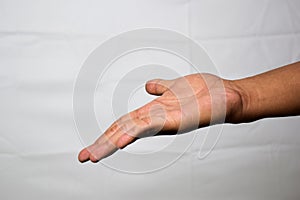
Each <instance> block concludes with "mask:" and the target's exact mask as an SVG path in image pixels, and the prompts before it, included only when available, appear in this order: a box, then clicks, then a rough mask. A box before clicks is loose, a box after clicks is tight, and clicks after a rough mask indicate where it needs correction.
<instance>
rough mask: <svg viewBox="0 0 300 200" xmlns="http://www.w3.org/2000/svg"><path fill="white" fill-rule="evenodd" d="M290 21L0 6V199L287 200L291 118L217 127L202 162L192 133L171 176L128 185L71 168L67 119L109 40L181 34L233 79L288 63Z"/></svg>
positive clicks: (285, 15) (263, 2)
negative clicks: (84, 69) (88, 68)
mask: <svg viewBox="0 0 300 200" xmlns="http://www.w3.org/2000/svg"><path fill="white" fill-rule="evenodd" d="M299 10H300V1H299V0H281V1H280V0H243V1H238V0H227V1H216V0H190V1H188V0H148V1H146V0H122V1H121V0H119V1H116V0H111V1H96V0H95V1H91V0H87V1H79V0H78V1H68V0H56V1H37V0H36V1H35V0H28V1H21V0H20V1H16V0H7V1H4V0H1V1H0V198H1V199H3V200H6V199H9V200H11V199H21V198H24V199H45V200H46V199H63V200H68V199H70V200H71V199H72V200H75V199H89V200H92V199H173V200H175V199H206V200H215V199H230V200H235V199H236V200H241V199H256V200H259V199H262V200H265V199H272V200H274V199H278V200H282V199H299V197H300V190H299V189H300V188H299V185H300V158H299V153H300V134H299V128H300V127H299V117H288V118H278V119H265V120H260V121H257V122H254V123H250V124H241V125H225V126H224V130H223V133H222V136H221V139H220V141H219V142H218V144H217V146H216V148H215V149H214V151H213V152H212V153H211V154H210V155H209V156H208V157H207V158H206V159H204V160H199V159H197V149H198V148H199V144H200V143H201V141H203V139H204V136H203V135H204V134H201V133H202V132H205V129H203V130H200V131H198V132H199V134H198V135H199V137H198V138H197V140H196V141H195V143H194V144H193V146H192V148H191V149H190V150H189V151H188V152H187V153H186V154H185V155H184V156H183V157H182V158H181V159H180V160H179V161H178V162H176V163H175V164H174V165H172V166H170V167H168V168H166V169H164V170H161V171H158V172H155V173H150V174H142V175H132V174H124V173H120V172H116V171H114V170H112V169H110V168H107V167H105V166H103V165H101V164H100V163H99V164H91V163H88V164H80V163H79V162H78V161H77V153H78V152H79V150H80V149H81V148H82V147H83V146H82V144H81V143H80V140H79V137H78V134H77V132H76V127H75V124H74V120H73V111H72V92H73V84H74V82H75V79H76V76H77V74H78V73H79V70H80V67H81V66H82V64H83V62H84V60H85V59H86V58H87V57H88V55H89V54H90V52H92V51H93V50H94V49H95V48H96V47H97V46H99V45H100V44H101V43H102V42H103V41H105V40H107V39H109V38H110V37H112V36H114V35H116V34H118V33H120V32H124V31H128V30H132V29H137V28H143V27H159V28H165V29H170V30H175V31H178V32H181V33H183V34H185V35H187V36H190V37H191V38H193V39H194V40H196V41H198V42H199V43H200V44H202V45H203V46H204V47H205V49H206V50H207V52H208V54H209V56H210V57H211V58H212V60H213V61H214V62H215V64H216V65H217V68H218V70H219V71H220V75H221V76H222V77H224V78H228V79H237V78H242V77H246V76H250V75H254V74H257V73H260V72H263V71H267V70H270V69H273V68H276V67H279V66H282V65H285V64H288V63H291V62H295V61H297V60H299V59H300V14H299ZM145 81H146V80H145ZM270 84H271V83H270ZM112 120H113V119H107V121H111V122H112ZM137 164H139V163H137Z"/></svg>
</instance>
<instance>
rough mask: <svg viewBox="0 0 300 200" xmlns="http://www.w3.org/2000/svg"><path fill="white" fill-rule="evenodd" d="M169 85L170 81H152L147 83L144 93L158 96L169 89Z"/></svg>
mask: <svg viewBox="0 0 300 200" xmlns="http://www.w3.org/2000/svg"><path fill="white" fill-rule="evenodd" d="M171 83H172V81H171V80H163V79H153V80H150V81H147V83H146V91H147V92H148V93H149V94H153V95H159V96H160V95H162V94H163V93H164V92H165V91H167V90H168V89H169V87H170V86H171Z"/></svg>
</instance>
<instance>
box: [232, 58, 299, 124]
mask: <svg viewBox="0 0 300 200" xmlns="http://www.w3.org/2000/svg"><path fill="white" fill-rule="evenodd" d="M231 82H232V84H233V85H234V87H236V88H237V90H238V91H239V93H240V95H241V98H242V102H243V109H242V113H241V115H240V116H239V115H237V116H236V117H235V118H233V119H231V120H232V122H236V123H241V122H249V121H254V120H258V119H261V118H266V117H284V116H292V115H299V114H300V62H297V63H294V64H290V65H287V66H284V67H280V68H277V69H274V70H271V71H268V72H265V73H262V74H259V75H256V76H253V77H249V78H245V79H241V80H235V81H231ZM237 113H238V112H237Z"/></svg>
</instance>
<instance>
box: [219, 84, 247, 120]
mask: <svg viewBox="0 0 300 200" xmlns="http://www.w3.org/2000/svg"><path fill="white" fill-rule="evenodd" d="M224 86H225V91H226V107H227V112H226V119H225V122H227V123H242V122H246V121H248V120H247V117H246V116H247V113H248V111H249V107H250V102H251V94H250V93H249V90H247V88H246V87H245V85H244V84H243V83H242V82H241V81H240V80H224Z"/></svg>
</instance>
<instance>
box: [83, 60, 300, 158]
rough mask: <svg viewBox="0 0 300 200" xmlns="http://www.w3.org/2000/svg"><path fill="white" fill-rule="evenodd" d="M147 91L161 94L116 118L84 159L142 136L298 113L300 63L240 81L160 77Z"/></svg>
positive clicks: (86, 150)
mask: <svg viewBox="0 0 300 200" xmlns="http://www.w3.org/2000/svg"><path fill="white" fill-rule="evenodd" d="M145 89H146V91H147V92H148V93H149V94H151V95H157V96H158V97H157V98H156V99H154V100H153V101H151V102H149V103H147V104H145V105H144V106H142V107H140V108H138V109H137V110H134V111H132V112H130V113H128V114H126V115H124V116H122V117H121V118H119V119H118V120H117V121H115V122H114V123H113V124H112V125H111V126H110V127H109V128H108V129H107V130H106V131H105V132H104V133H103V134H102V135H101V136H100V137H99V138H98V139H97V140H96V141H95V142H94V143H93V144H91V145H90V146H88V147H86V148H84V149H83V150H82V151H81V152H80V153H79V155H78V159H79V161H80V162H86V161H92V162H98V161H99V160H101V159H103V158H105V157H107V156H109V155H111V154H113V153H114V152H115V151H117V150H118V149H122V148H124V147H126V146H127V145H129V144H131V143H133V142H134V141H136V140H137V139H138V138H142V137H149V136H156V135H173V134H183V133H187V132H189V131H191V130H194V129H197V128H201V127H205V126H209V125H212V124H218V123H245V122H252V121H255V120H259V119H262V118H266V117H283V116H295V115H299V114H300V101H299V99H300V62H298V63H294V64H290V65H287V66H284V67H281V68H277V69H275V70H271V71H268V72H265V73H262V74H259V75H256V76H253V77H248V78H244V79H240V80H225V79H222V78H220V77H217V76H215V75H212V74H191V75H188V76H184V77H180V78H177V79H174V80H161V79H156V80H151V81H148V82H147V83H146V85H145Z"/></svg>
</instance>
